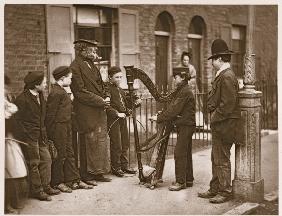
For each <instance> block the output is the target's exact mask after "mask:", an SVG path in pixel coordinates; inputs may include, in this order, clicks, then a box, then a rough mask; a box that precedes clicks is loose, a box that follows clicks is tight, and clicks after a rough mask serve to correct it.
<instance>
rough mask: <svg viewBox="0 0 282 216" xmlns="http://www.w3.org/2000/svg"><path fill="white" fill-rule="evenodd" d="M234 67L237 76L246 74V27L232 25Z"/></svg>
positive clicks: (241, 76)
mask: <svg viewBox="0 0 282 216" xmlns="http://www.w3.org/2000/svg"><path fill="white" fill-rule="evenodd" d="M232 51H234V52H235V54H234V55H233V56H232V68H233V70H234V73H235V74H236V76H237V77H240V78H243V76H244V65H243V64H244V55H245V53H246V27H245V26H237V25H233V26H232Z"/></svg>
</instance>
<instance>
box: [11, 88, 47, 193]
mask: <svg viewBox="0 0 282 216" xmlns="http://www.w3.org/2000/svg"><path fill="white" fill-rule="evenodd" d="M39 100H40V103H38V101H37V98H36V96H34V95H32V93H31V92H30V91H29V90H27V89H25V90H24V91H23V93H22V94H20V95H19V96H18V97H17V98H16V100H15V104H16V105H17V107H18V108H19V111H18V112H17V113H16V114H15V119H16V121H17V125H18V126H19V128H18V130H17V132H18V134H17V138H18V139H20V140H22V141H24V142H26V143H28V144H29V145H28V146H27V147H24V148H23V150H24V155H25V158H26V161H27V164H28V168H29V176H30V184H31V191H32V192H34V193H37V192H39V191H42V190H43V187H46V186H47V185H49V184H50V181H51V163H52V161H51V156H50V153H49V150H48V147H47V145H46V144H45V142H44V141H45V140H46V139H47V135H46V128H45V124H44V122H45V114H46V102H45V100H44V98H43V95H42V93H40V94H39Z"/></svg>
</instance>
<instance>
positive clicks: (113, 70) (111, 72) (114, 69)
mask: <svg viewBox="0 0 282 216" xmlns="http://www.w3.org/2000/svg"><path fill="white" fill-rule="evenodd" d="M118 72H121V69H120V67H117V66H113V67H110V68H109V70H108V75H109V76H113V75H114V74H116V73H118Z"/></svg>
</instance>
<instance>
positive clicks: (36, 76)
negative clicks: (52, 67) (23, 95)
mask: <svg viewBox="0 0 282 216" xmlns="http://www.w3.org/2000/svg"><path fill="white" fill-rule="evenodd" d="M43 78H44V73H43V72H42V71H31V72H29V73H28V74H27V75H26V76H25V78H24V83H25V84H34V83H36V84H37V83H39V82H41V81H42V80H43Z"/></svg>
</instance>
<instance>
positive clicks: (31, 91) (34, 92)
mask: <svg viewBox="0 0 282 216" xmlns="http://www.w3.org/2000/svg"><path fill="white" fill-rule="evenodd" d="M29 91H30V93H31V94H32V95H34V96H37V95H39V93H38V92H37V91H34V90H32V89H29Z"/></svg>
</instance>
